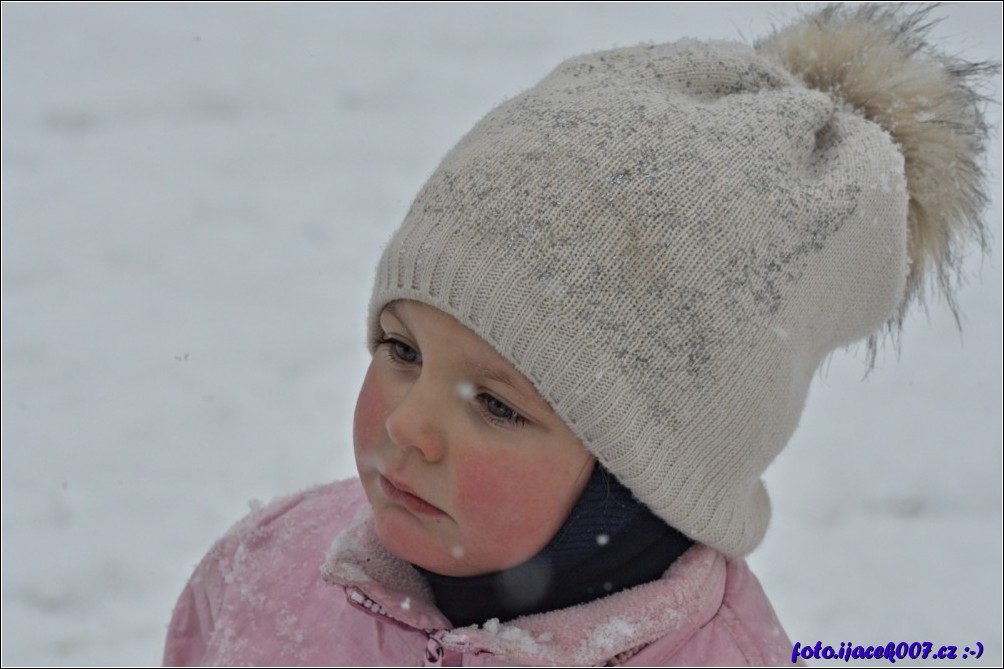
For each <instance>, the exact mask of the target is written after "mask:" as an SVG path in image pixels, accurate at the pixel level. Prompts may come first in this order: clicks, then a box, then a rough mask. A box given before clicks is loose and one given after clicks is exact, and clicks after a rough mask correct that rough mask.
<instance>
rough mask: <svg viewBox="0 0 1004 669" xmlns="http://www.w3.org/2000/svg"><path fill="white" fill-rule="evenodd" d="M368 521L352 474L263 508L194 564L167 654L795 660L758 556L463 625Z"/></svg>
mask: <svg viewBox="0 0 1004 669" xmlns="http://www.w3.org/2000/svg"><path fill="white" fill-rule="evenodd" d="M370 518H371V517H370V514H369V505H368V504H367V502H366V499H365V496H364V494H363V491H362V488H361V487H360V485H359V482H358V481H357V480H354V479H353V480H351V481H343V482H341V483H334V484H330V485H325V486H321V487H318V488H314V489H312V490H308V491H306V492H303V493H299V494H297V495H294V496H292V497H288V498H286V499H281V500H278V501H276V502H273V503H272V504H269V505H268V506H266V507H264V508H261V509H259V510H257V511H255V512H253V513H252V514H251V515H250V516H248V517H247V518H245V519H244V520H242V521H241V522H239V523H238V524H237V525H235V526H234V527H233V528H232V529H231V530H230V531H229V532H228V533H227V534H226V536H224V537H223V538H222V539H221V540H220V541H218V542H217V543H216V545H215V546H214V547H213V548H212V550H210V551H209V554H208V555H206V557H205V558H204V559H203V560H202V562H201V563H200V564H199V566H198V567H197V568H196V570H195V573H194V574H193V575H192V578H191V579H190V580H189V582H188V585H187V586H186V587H185V589H184V591H183V592H182V594H181V597H180V599H179V600H178V603H177V605H176V607H175V609H174V616H173V619H172V620H171V625H170V628H169V630H168V636H167V646H166V648H165V651H164V663H165V664H167V665H193V664H201V665H221V664H222V665H248V664H251V665H303V664H308V665H329V666H331V665H363V666H365V665H384V666H388V665H389V666H418V665H426V666H498V665H614V664H625V665H640V666H658V665H709V664H711V665H781V664H787V665H790V664H791V642H790V641H789V640H788V637H787V635H786V634H785V632H784V630H782V628H781V625H780V624H779V623H778V621H777V617H776V616H775V614H774V611H773V609H772V608H771V606H770V603H769V602H768V601H767V598H766V597H765V596H764V593H763V590H762V589H761V588H760V584H759V583H758V582H757V580H756V578H755V577H754V576H753V574H751V573H750V571H749V569H748V568H747V566H746V563H745V562H744V561H742V560H729V559H727V558H725V557H724V556H722V555H721V554H720V553H718V552H717V551H715V550H713V549H711V548H708V547H706V546H701V545H695V546H694V547H693V548H691V549H690V550H689V551H687V552H686V553H685V554H684V555H683V556H682V557H680V559H678V560H677V561H676V563H674V564H673V566H672V567H671V568H670V569H669V570H668V571H667V572H666V574H665V576H664V577H663V578H662V579H660V580H658V581H654V582H651V583H646V584H644V585H640V586H638V587H635V588H631V589H629V590H625V591H623V592H619V593H616V594H613V595H610V596H608V597H604V598H602V599H599V600H595V601H593V602H589V603H586V604H581V605H578V606H572V607H569V608H567V609H560V610H556V611H550V612H547V613H541V614H536V615H531V616H525V617H522V618H517V619H515V620H511V621H509V622H506V623H499V622H498V621H497V620H489V621H487V622H485V623H484V624H483V625H481V626H477V625H475V626H471V627H464V628H457V629H452V628H451V626H450V624H449V622H448V621H447V620H446V619H445V618H444V617H443V615H442V614H441V613H440V612H439V611H438V610H437V609H436V608H435V607H434V606H433V604H432V603H431V595H430V592H429V590H428V587H427V586H426V585H425V583H424V582H423V581H422V579H421V577H420V576H419V575H418V573H417V572H416V571H415V570H414V569H412V567H411V566H410V565H408V564H407V563H404V562H402V561H401V560H399V559H397V558H396V557H394V556H393V555H391V554H390V553H388V552H387V551H386V550H385V549H384V548H383V547H382V546H381V545H380V543H379V541H378V540H377V538H376V535H375V533H374V531H373V528H372V524H371V522H370ZM333 538H334V542H332V539H333ZM325 554H326V556H325Z"/></svg>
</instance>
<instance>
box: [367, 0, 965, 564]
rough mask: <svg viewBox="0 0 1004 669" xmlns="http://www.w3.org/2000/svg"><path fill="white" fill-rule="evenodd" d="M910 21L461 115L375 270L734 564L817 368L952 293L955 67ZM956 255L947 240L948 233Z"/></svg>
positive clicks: (610, 76) (958, 80)
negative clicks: (462, 122)
mask: <svg viewBox="0 0 1004 669" xmlns="http://www.w3.org/2000/svg"><path fill="white" fill-rule="evenodd" d="M924 16H925V13H924V12H923V11H921V12H917V11H913V12H909V11H906V12H904V11H903V10H892V9H884V8H875V7H873V6H866V7H863V8H860V9H852V10H848V9H840V8H829V9H826V10H824V11H823V12H821V13H819V14H816V15H814V16H811V17H807V18H805V19H803V20H802V21H801V22H799V23H797V24H796V25H793V26H791V27H790V28H788V29H785V30H782V31H780V32H777V33H776V34H774V35H773V36H771V37H770V38H768V39H767V40H765V41H763V42H761V43H759V44H758V45H757V46H756V47H754V48H751V47H749V46H745V45H742V44H734V43H724V42H699V41H693V40H683V41H679V42H676V43H672V44H661V45H655V46H638V47H633V48H625V49H616V50H611V51H603V52H599V53H592V54H588V55H585V56H581V57H578V58H573V59H571V60H568V61H566V62H564V63H562V64H561V65H559V66H558V67H557V69H555V70H554V71H553V72H552V73H551V74H550V75H548V76H547V77H546V78H545V79H544V80H543V81H541V82H540V83H538V84H537V85H536V86H534V87H533V88H531V89H529V90H528V91H526V92H525V93H522V94H521V95H519V96H517V97H515V98H513V99H511V100H508V101H507V102H505V103H503V104H501V105H500V106H499V107H497V108H496V109H494V110H493V111H491V112H490V113H489V114H488V115H487V116H486V117H485V118H484V119H482V120H481V121H480V122H479V123H478V124H477V125H476V126H475V127H474V128H473V129H472V130H471V131H470V132H469V133H468V134H467V135H466V136H465V137H464V138H463V139H462V140H461V141H460V143H459V144H458V145H457V146H456V147H455V148H454V149H453V150H452V151H450V153H449V154H447V156H446V157H445V158H444V160H443V161H442V163H441V164H440V165H439V167H438V168H437V170H436V171H435V173H434V174H433V175H432V177H431V178H430V179H429V181H428V182H427V183H426V185H425V186H424V187H423V188H422V190H421V192H420V193H419V195H418V197H417V199H416V200H415V202H414V204H413V205H412V207H411V210H410V211H409V213H408V215H407V217H406V218H405V220H404V223H403V224H402V226H401V228H400V229H399V230H398V231H397V232H396V234H395V235H394V236H393V238H392V239H391V241H390V242H389V244H388V245H387V247H386V249H385V250H384V253H383V256H382V258H381V260H380V264H379V266H378V268H377V275H376V282H375V288H374V292H373V297H372V301H371V303H370V313H369V327H370V341H371V342H375V341H377V340H378V339H379V336H378V334H379V325H378V317H379V313H380V311H381V309H382V308H383V307H384V306H385V305H387V304H388V303H389V302H391V301H393V300H398V299H408V300H418V301H420V302H423V303H426V304H429V305H432V306H434V307H436V308H437V309H440V310H441V311H443V312H445V313H447V314H449V315H450V316H452V317H453V318H455V319H456V320H457V321H459V322H460V323H462V324H464V325H465V326H467V327H468V328H470V329H471V330H473V331H474V332H475V333H477V334H478V335H479V336H480V337H481V338H482V339H484V340H485V341H487V342H488V343H489V344H491V345H492V346H493V347H494V348H495V349H496V350H497V351H498V352H499V353H500V354H501V355H502V356H503V357H504V358H506V359H507V360H508V361H509V362H511V363H512V364H513V365H514V366H515V367H516V368H517V369H518V370H519V371H520V372H521V373H522V374H523V375H524V376H526V377H527V378H528V379H530V381H532V383H533V384H534V385H535V386H536V388H537V390H538V391H539V392H540V394H541V395H542V396H543V397H544V398H545V399H546V400H547V401H548V402H549V403H550V405H551V406H552V407H553V408H554V410H555V411H556V412H557V414H558V415H560V416H561V418H562V419H563V420H564V421H565V422H566V423H567V424H568V426H569V427H570V428H571V429H572V430H573V431H574V433H575V434H576V435H577V436H578V437H579V438H580V439H581V440H582V442H583V444H585V446H586V447H587V448H588V449H589V450H590V451H591V452H592V453H593V454H595V456H596V457H597V459H598V460H599V461H600V462H601V463H602V464H603V465H604V466H605V467H606V468H607V469H608V470H609V471H610V472H612V473H613V474H614V475H615V476H616V477H617V478H618V479H619V480H620V481H621V482H622V483H623V484H624V485H626V486H627V487H628V488H630V489H631V491H632V492H633V493H634V494H635V495H636V496H637V498H638V499H640V500H641V501H642V502H644V503H645V504H646V505H647V506H648V507H649V508H650V509H652V510H653V511H654V512H655V513H656V514H658V515H659V516H661V517H662V518H663V519H664V520H666V521H667V522H668V523H669V524H670V525H672V526H673V527H675V528H678V529H679V530H681V531H682V532H683V533H685V534H686V535H688V536H689V537H691V538H693V539H695V540H697V541H700V542H703V543H705V544H708V545H710V546H713V547H715V548H717V549H719V550H721V551H723V552H724V553H726V554H730V555H743V554H746V553H748V552H749V551H751V550H752V549H753V548H755V547H756V545H757V544H758V543H759V542H760V541H761V539H762V538H763V535H764V532H765V530H766V528H767V523H768V520H769V516H770V504H769V500H768V496H767V493H766V490H765V489H764V486H763V484H762V482H761V480H760V477H761V474H762V473H763V471H764V469H765V468H766V467H767V465H768V464H769V463H770V462H771V461H772V460H773V459H774V457H775V456H776V455H777V454H778V452H780V450H781V449H782V448H783V447H784V445H785V443H787V441H788V439H789V438H790V436H791V434H792V432H793V431H794V429H795V426H796V424H797V422H798V418H799V415H800V414H801V412H802V409H803V406H804V404H805V399H806V395H807V392H808V388H809V384H810V381H811V379H812V377H813V374H814V372H815V370H816V369H817V367H818V365H819V364H820V362H821V361H822V360H823V358H824V357H825V356H826V355H827V354H828V353H829V352H831V351H832V350H833V349H835V348H837V347H840V346H843V345H845V344H848V343H849V342H853V341H855V340H857V339H860V338H864V337H869V336H872V335H874V334H875V333H877V332H879V331H881V330H883V329H884V326H886V325H887V324H889V323H893V324H895V323H897V322H898V321H899V320H900V319H901V317H902V314H903V310H904V309H905V308H906V306H907V305H909V304H910V303H911V302H912V301H914V298H915V297H917V296H920V295H922V292H923V291H922V286H924V285H925V277H926V276H928V275H930V274H931V273H932V270H933V274H934V275H935V276H936V277H940V279H941V281H940V284H941V285H942V286H943V287H945V288H948V289H950V288H951V277H952V268H953V263H954V260H955V258H956V257H957V252H958V243H959V239H960V238H961V237H964V236H965V234H966V233H967V232H971V231H974V230H975V231H977V232H978V231H979V230H980V225H981V224H980V219H979V215H980V213H981V209H982V206H983V202H984V196H983V193H982V190H981V188H982V178H981V173H980V170H979V168H978V166H977V161H978V159H979V157H980V153H981V150H982V139H983V135H984V127H983V125H982V121H981V117H980V114H979V110H978V101H979V98H978V96H977V95H976V94H975V93H974V91H973V90H972V88H971V87H970V85H969V84H968V82H967V78H968V77H969V75H971V74H973V73H974V72H976V71H977V70H978V68H966V67H963V66H960V65H959V64H958V63H955V62H954V61H950V60H949V59H947V58H945V57H942V56H939V55H936V54H935V53H934V52H933V51H931V50H930V49H929V48H928V46H927V45H926V44H925V43H924V42H923V38H924V35H925V27H924V25H923V19H924ZM960 236H961V237H960Z"/></svg>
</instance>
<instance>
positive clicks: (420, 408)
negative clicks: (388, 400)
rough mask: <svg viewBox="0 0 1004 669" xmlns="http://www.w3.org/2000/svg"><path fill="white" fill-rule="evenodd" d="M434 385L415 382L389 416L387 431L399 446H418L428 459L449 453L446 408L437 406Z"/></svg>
mask: <svg viewBox="0 0 1004 669" xmlns="http://www.w3.org/2000/svg"><path fill="white" fill-rule="evenodd" d="M435 397H436V395H435V393H434V391H433V389H431V388H428V387H426V385H425V384H423V383H422V382H421V381H418V382H416V383H415V384H414V385H412V386H411V387H410V388H409V389H408V391H407V392H406V393H405V394H404V396H403V397H401V399H400V401H399V402H398V403H397V406H396V407H394V410H393V411H391V412H390V415H388V416H387V422H386V424H385V426H386V429H387V435H388V436H389V437H390V438H391V441H393V442H394V443H395V444H396V445H397V446H398V447H400V448H402V449H406V450H407V449H414V450H415V451H417V452H418V453H419V454H421V456H422V458H423V459H425V460H426V461H427V462H438V461H440V460H442V459H443V457H444V456H445V455H446V434H445V430H444V416H443V415H442V412H443V408H442V407H440V406H437V404H436V402H435V401H434V400H435Z"/></svg>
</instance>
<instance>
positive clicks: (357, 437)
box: [352, 365, 387, 456]
mask: <svg viewBox="0 0 1004 669" xmlns="http://www.w3.org/2000/svg"><path fill="white" fill-rule="evenodd" d="M386 416H387V397H386V395H385V393H384V391H383V388H382V386H381V383H380V381H379V379H378V378H377V373H376V370H375V369H374V366H373V365H370V368H369V371H367V372H366V379H365V380H364V381H363V386H362V388H360V389H359V398H358V399H357V400H356V412H355V417H354V419H353V427H352V431H353V442H354V444H355V451H356V454H357V456H358V454H359V453H361V452H363V451H369V450H372V449H373V448H375V447H376V445H377V444H378V443H379V442H380V438H381V435H382V433H383V424H384V421H385V420H386Z"/></svg>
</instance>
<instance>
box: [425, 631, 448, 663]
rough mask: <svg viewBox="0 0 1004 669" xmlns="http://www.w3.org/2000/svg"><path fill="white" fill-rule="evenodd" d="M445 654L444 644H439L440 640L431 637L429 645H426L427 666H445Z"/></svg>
mask: <svg viewBox="0 0 1004 669" xmlns="http://www.w3.org/2000/svg"><path fill="white" fill-rule="evenodd" d="M445 652H446V651H444V650H443V644H442V643H440V642H439V639H437V638H436V637H434V636H430V637H429V643H427V644H426V645H425V666H427V667H441V666H443V655H444V654H445Z"/></svg>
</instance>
